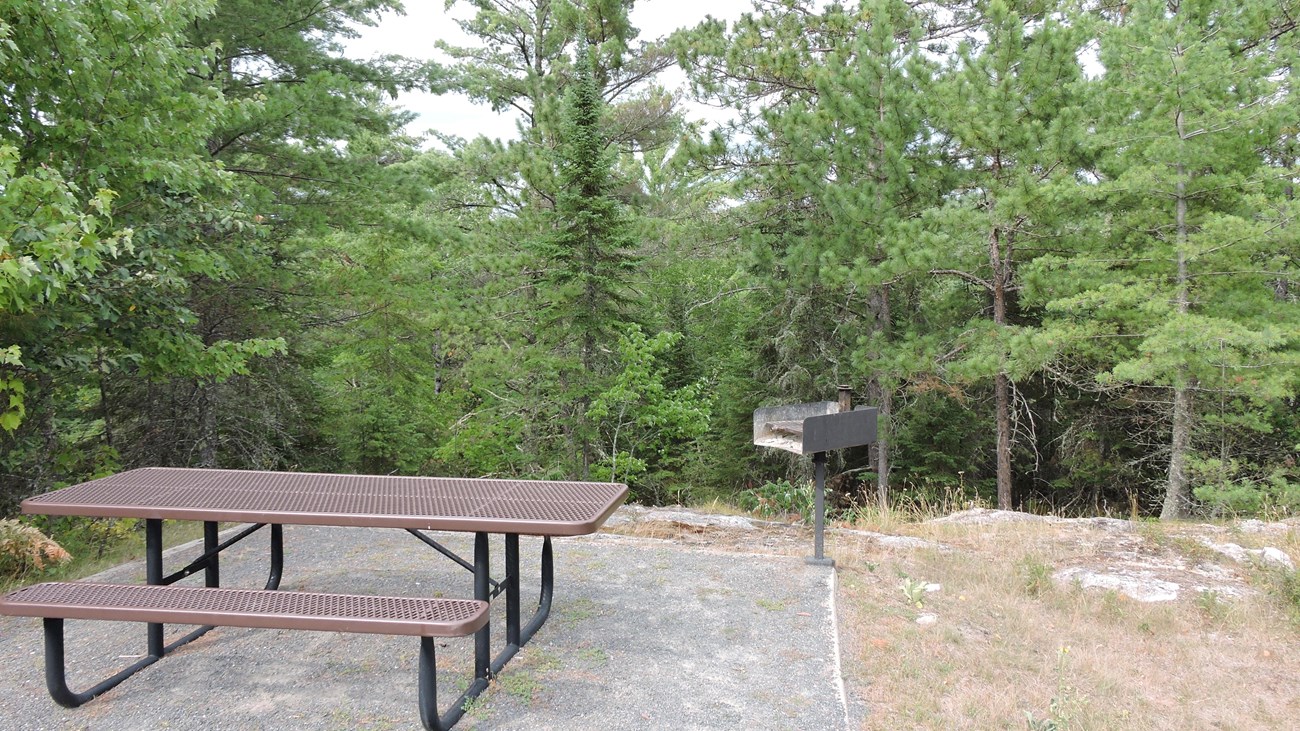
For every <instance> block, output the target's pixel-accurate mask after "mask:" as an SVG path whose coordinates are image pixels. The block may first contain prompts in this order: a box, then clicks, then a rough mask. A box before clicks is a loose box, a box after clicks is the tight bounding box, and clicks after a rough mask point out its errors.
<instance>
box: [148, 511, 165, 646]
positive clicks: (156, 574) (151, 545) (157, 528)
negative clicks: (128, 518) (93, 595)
mask: <svg viewBox="0 0 1300 731" xmlns="http://www.w3.org/2000/svg"><path fill="white" fill-rule="evenodd" d="M144 581H145V583H146V584H153V585H155V586H156V585H158V584H162V583H163V558H162V520H160V519H158V518H149V519H147V520H145V522H144ZM145 631H146V633H147V634H148V637H149V655H151V656H152V657H162V656H163V652H165V651H166V649H165V646H164V644H163V626H162V625H161V624H158V623H155V622H150V623H149V624H148V625H147V628H146V630H145Z"/></svg>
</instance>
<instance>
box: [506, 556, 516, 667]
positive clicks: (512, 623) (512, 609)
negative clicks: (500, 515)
mask: <svg viewBox="0 0 1300 731" xmlns="http://www.w3.org/2000/svg"><path fill="white" fill-rule="evenodd" d="M505 581H506V644H507V645H514V646H515V647H518V646H519V534H518V533H507V534H506V578H505Z"/></svg>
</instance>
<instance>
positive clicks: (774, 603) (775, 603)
mask: <svg viewBox="0 0 1300 731" xmlns="http://www.w3.org/2000/svg"><path fill="white" fill-rule="evenodd" d="M757 603H758V606H760V607H762V608H763V609H766V610H767V611H769V612H783V611H785V602H783V601H779V600H777V599H759V600H758V602H757Z"/></svg>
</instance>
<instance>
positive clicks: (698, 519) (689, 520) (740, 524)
mask: <svg viewBox="0 0 1300 731" xmlns="http://www.w3.org/2000/svg"><path fill="white" fill-rule="evenodd" d="M641 520H644V521H656V520H657V521H663V522H665V523H681V524H683V525H695V526H700V527H704V528H732V529H735V530H754V521H752V520H750V519H749V518H742V517H740V516H739V515H713V514H709V513H691V512H686V511H682V510H650V511H648V512H646V513H645V514H643V515H642V516H641Z"/></svg>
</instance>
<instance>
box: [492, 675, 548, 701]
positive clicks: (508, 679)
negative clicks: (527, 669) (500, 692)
mask: <svg viewBox="0 0 1300 731" xmlns="http://www.w3.org/2000/svg"><path fill="white" fill-rule="evenodd" d="M501 687H502V688H503V689H504V690H505V692H507V693H509V694H510V695H512V696H514V697H516V698H518V699H519V700H521V701H530V702H531V701H532V700H533V699H534V698H536V697H537V694H538V693H540V692H541V690H542V684H541V683H539V682H538V681H537V678H534V677H533V676H532V675H531V674H530V673H507V674H505V675H502V676H501Z"/></svg>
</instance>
